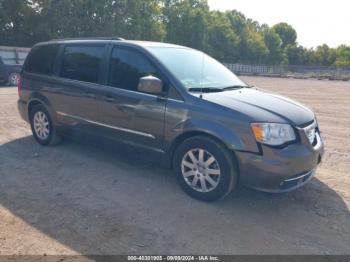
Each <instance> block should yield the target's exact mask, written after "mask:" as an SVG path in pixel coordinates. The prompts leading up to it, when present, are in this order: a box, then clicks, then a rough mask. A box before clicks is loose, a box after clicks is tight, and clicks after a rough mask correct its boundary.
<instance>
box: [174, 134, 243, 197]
mask: <svg viewBox="0 0 350 262" xmlns="http://www.w3.org/2000/svg"><path fill="white" fill-rule="evenodd" d="M173 161H174V163H173V165H174V169H175V173H176V177H177V180H178V182H179V184H180V186H181V187H182V189H183V190H184V191H185V192H186V193H187V194H189V195H190V196H191V197H193V198H196V199H199V200H203V201H215V200H219V199H222V198H224V197H225V196H227V195H228V194H229V193H230V192H231V191H232V190H233V189H234V187H235V185H236V181H237V169H236V165H235V163H234V161H233V159H232V155H231V154H230V152H229V151H228V149H227V148H226V147H225V146H223V145H222V144H221V143H219V142H217V141H216V140H214V139H212V138H209V137H206V136H197V137H193V138H189V139H187V140H185V141H184V142H183V143H182V144H181V145H180V146H179V147H178V148H177V150H176V152H175V155H174V160H173Z"/></svg>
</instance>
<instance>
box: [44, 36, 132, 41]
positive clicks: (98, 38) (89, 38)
mask: <svg viewBox="0 0 350 262" xmlns="http://www.w3.org/2000/svg"><path fill="white" fill-rule="evenodd" d="M59 40H60V41H62V40H119V41H123V40H125V39H124V38H122V37H117V36H112V37H71V38H60V39H52V40H51V41H59Z"/></svg>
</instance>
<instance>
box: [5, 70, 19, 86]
mask: <svg viewBox="0 0 350 262" xmlns="http://www.w3.org/2000/svg"><path fill="white" fill-rule="evenodd" d="M19 78H20V75H19V74H18V73H11V74H10V75H9V77H8V81H7V82H8V84H9V85H10V86H17V85H18V81H19Z"/></svg>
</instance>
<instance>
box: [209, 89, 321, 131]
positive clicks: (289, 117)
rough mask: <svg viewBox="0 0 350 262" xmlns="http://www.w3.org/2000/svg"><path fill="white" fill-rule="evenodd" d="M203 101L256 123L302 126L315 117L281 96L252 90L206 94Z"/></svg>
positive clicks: (306, 109)
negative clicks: (240, 114)
mask: <svg viewBox="0 0 350 262" xmlns="http://www.w3.org/2000/svg"><path fill="white" fill-rule="evenodd" d="M203 99H205V100H207V101H210V102H213V103H216V104H218V105H221V106H224V107H227V108H230V109H233V110H235V111H238V112H240V113H242V114H245V115H247V116H249V117H250V118H251V120H252V121H257V122H272V123H288V124H292V125H296V126H299V125H303V124H306V123H308V122H311V121H312V120H313V119H314V118H315V116H314V113H313V112H312V111H311V110H310V109H308V108H307V107H305V106H303V105H301V104H299V103H297V102H295V101H293V100H291V99H288V98H285V97H283V96H279V95H276V94H271V93H267V92H263V91H260V90H257V89H253V88H242V89H238V90H232V91H225V92H219V93H206V94H204V95H203Z"/></svg>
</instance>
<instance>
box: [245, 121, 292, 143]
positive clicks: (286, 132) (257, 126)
mask: <svg viewBox="0 0 350 262" xmlns="http://www.w3.org/2000/svg"><path fill="white" fill-rule="evenodd" d="M251 127H252V131H253V134H254V136H255V139H256V141H258V142H261V143H264V144H267V145H272V146H279V145H282V144H284V143H286V142H290V141H293V140H295V133H294V130H293V128H292V127H291V126H290V125H288V124H275V123H252V124H251Z"/></svg>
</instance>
